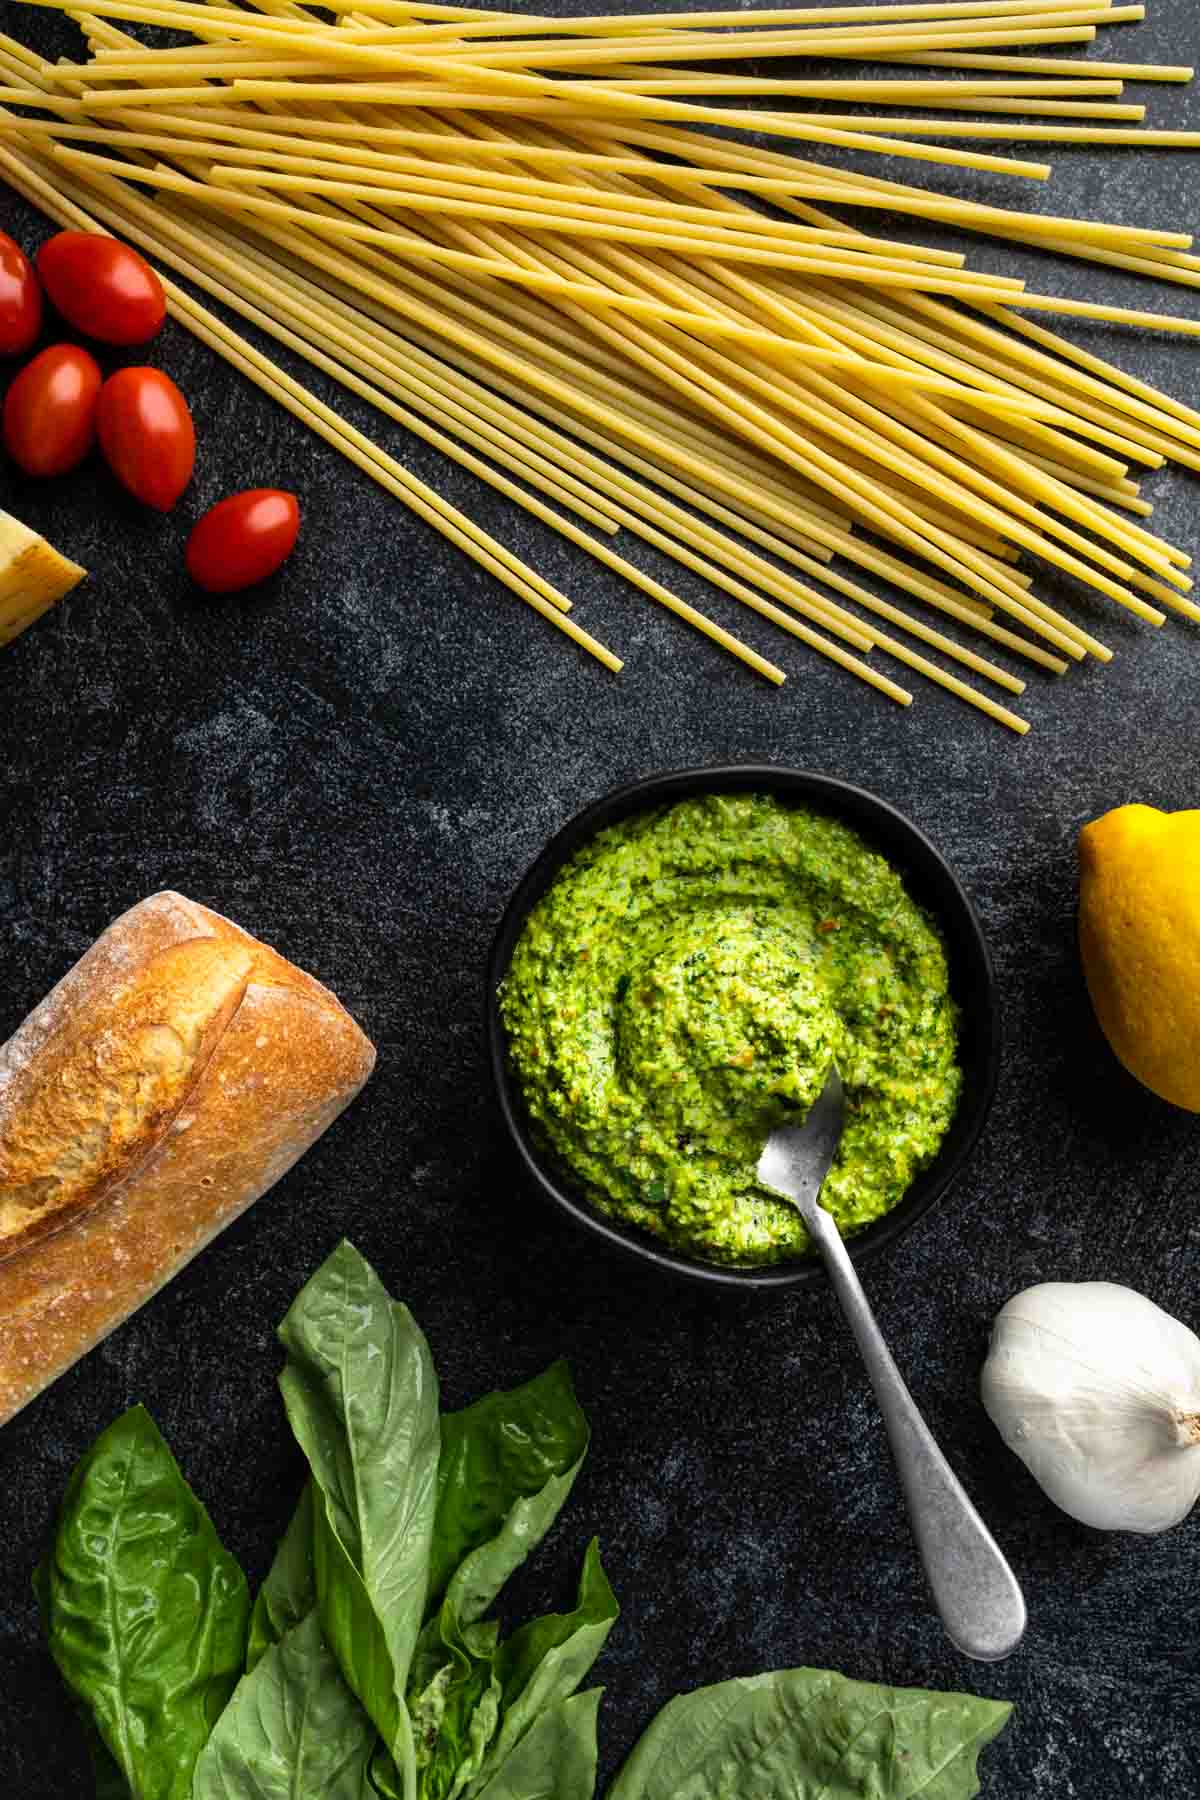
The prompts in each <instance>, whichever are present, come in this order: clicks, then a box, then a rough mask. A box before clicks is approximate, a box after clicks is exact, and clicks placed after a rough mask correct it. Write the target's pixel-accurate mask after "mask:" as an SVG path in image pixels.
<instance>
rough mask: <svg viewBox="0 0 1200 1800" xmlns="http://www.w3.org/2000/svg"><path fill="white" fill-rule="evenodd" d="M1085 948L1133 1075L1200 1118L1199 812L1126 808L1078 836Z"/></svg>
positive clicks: (1091, 988) (1104, 1013)
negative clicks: (1164, 811)
mask: <svg viewBox="0 0 1200 1800" xmlns="http://www.w3.org/2000/svg"><path fill="white" fill-rule="evenodd" d="M1079 869H1080V894H1079V946H1080V951H1081V953H1082V956H1083V971H1084V974H1085V976H1086V977H1087V984H1088V992H1089V993H1090V994H1091V996H1092V1004H1093V1006H1094V1007H1095V1008H1096V1016H1097V1018H1098V1019H1099V1021H1100V1024H1101V1027H1102V1029H1103V1031H1104V1035H1105V1037H1107V1039H1108V1041H1109V1043H1110V1044H1111V1045H1112V1047H1113V1049H1114V1051H1115V1052H1116V1054H1117V1056H1118V1057H1119V1058H1120V1060H1121V1061H1122V1062H1123V1063H1124V1065H1125V1067H1126V1068H1127V1069H1128V1070H1129V1072H1130V1074H1131V1075H1134V1076H1136V1077H1137V1079H1138V1080H1139V1081H1140V1082H1142V1083H1143V1084H1144V1086H1146V1087H1148V1088H1149V1089H1150V1090H1151V1092H1152V1093H1155V1094H1158V1095H1160V1096H1161V1098H1162V1099H1164V1100H1170V1101H1171V1102H1173V1104H1174V1105H1176V1106H1183V1107H1186V1108H1187V1109H1188V1111H1189V1112H1200V812H1177V813H1162V812H1158V811H1156V810H1155V808H1154V807H1152V806H1120V807H1118V808H1117V810H1116V811H1115V812H1110V813H1106V814H1105V815H1104V817H1103V818H1102V819H1097V820H1095V822H1094V823H1093V824H1091V825H1085V826H1084V828H1083V830H1082V831H1081V832H1080V834H1079Z"/></svg>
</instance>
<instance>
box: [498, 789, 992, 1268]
mask: <svg viewBox="0 0 1200 1800" xmlns="http://www.w3.org/2000/svg"><path fill="white" fill-rule="evenodd" d="M500 1006H501V1016H502V1018H503V1021H504V1025H505V1029H506V1031H507V1034H508V1044H509V1054H510V1058H511V1065H512V1069H513V1071H514V1074H515V1076H516V1080H517V1083H518V1085H519V1088H520V1092H521V1095H522V1097H523V1100H524V1104H525V1108H526V1111H527V1113H528V1116H529V1119H530V1121H531V1124H532V1128H533V1131H534V1135H535V1137H536V1139H537V1141H538V1142H539V1144H540V1146H541V1147H542V1149H543V1151H544V1152H545V1153H547V1154H548V1155H549V1157H550V1158H551V1159H552V1160H553V1161H554V1162H555V1163H557V1164H558V1165H559V1167H560V1168H561V1169H562V1171H563V1172H564V1173H565V1175H566V1176H567V1177H568V1179H570V1180H571V1182H572V1183H573V1184H574V1185H575V1186H577V1187H580V1188H582V1190H583V1191H584V1192H585V1193H586V1194H587V1196H588V1198H589V1199H590V1200H591V1202H592V1203H593V1204H594V1205H595V1206H596V1207H598V1208H599V1210H600V1211H601V1212H604V1213H607V1214H609V1215H611V1216H612V1217H614V1218H617V1219H621V1220H624V1221H626V1222H629V1223H632V1224H634V1225H637V1226H640V1227H641V1228H642V1229H643V1230H645V1231H648V1232H651V1233H653V1235H654V1236H655V1237H657V1238H660V1239H663V1240H665V1241H666V1242H667V1243H669V1244H671V1245H672V1246H674V1247H675V1248H677V1249H680V1250H683V1251H686V1252H687V1253H688V1254H690V1255H693V1256H696V1257H699V1258H701V1259H703V1260H705V1261H709V1262H718V1263H743V1264H755V1263H771V1262H778V1261H782V1260H784V1259H785V1258H787V1257H791V1256H796V1255H798V1254H801V1253H802V1252H804V1251H805V1250H806V1249H807V1248H808V1237H807V1233H806V1232H805V1229H804V1226H803V1223H802V1222H801V1219H800V1216H799V1214H798V1213H797V1212H796V1211H794V1209H793V1208H791V1207H790V1206H788V1205H786V1204H785V1203H784V1202H782V1201H779V1200H776V1199H774V1198H772V1197H771V1196H770V1195H769V1194H767V1193H765V1192H764V1191H763V1190H762V1189H760V1188H758V1187H757V1186H756V1184H755V1179H754V1171H755V1166H756V1164H757V1162H758V1157H759V1153H760V1152H761V1150H762V1146H763V1143H764V1141H765V1139H766V1137H767V1134H768V1133H769V1132H770V1131H771V1130H772V1129H773V1128H774V1127H775V1126H776V1125H779V1124H785V1123H787V1124H796V1123H798V1122H800V1121H802V1120H803V1118H804V1115H805V1114H806V1112H807V1110H808V1108H809V1106H811V1104H812V1102H813V1101H814V1100H815V1099H816V1097H817V1095H818V1094H819V1093H820V1091H821V1088H822V1086H823V1085H824V1082H825V1077H826V1075H827V1074H828V1072H829V1068H830V1065H831V1063H833V1062H836V1064H837V1066H838V1069H839V1070H840V1072H841V1076H842V1080H843V1083H844V1085H845V1090H846V1097H847V1117H846V1127H845V1132H844V1135H843V1138H842V1144H841V1148H840V1150H839V1153H838V1158H837V1161H836V1163H835V1164H834V1166H833V1169H832V1170H831V1172H830V1174H829V1176H828V1178H827V1180H826V1182H825V1186H824V1189H823V1190H822V1199H823V1203H824V1204H825V1205H826V1206H827V1207H828V1208H829V1209H830V1211H831V1212H832V1213H833V1214H834V1216H835V1217H836V1219H837V1221H838V1223H839V1225H840V1227H841V1229H842V1230H843V1232H850V1231H855V1230H857V1229H859V1228H860V1227H861V1226H863V1225H865V1224H867V1223H868V1222H869V1221H870V1220H872V1219H875V1218H878V1217H879V1216H880V1214H882V1213H885V1212H887V1211H888V1210H889V1208H891V1207H893V1206H895V1204H896V1202H897V1201H898V1200H899V1199H900V1198H901V1196H902V1195H903V1194H904V1192H905V1190H906V1189H907V1187H908V1186H909V1183H910V1182H911V1181H912V1179H913V1177H914V1176H915V1175H916V1174H917V1172H918V1171H919V1170H920V1169H922V1168H924V1167H925V1165H926V1164H927V1163H929V1162H930V1161H931V1159H932V1158H933V1156H934V1154H935V1152H936V1151H937V1148H938V1146H939V1144H940V1143H941V1141H942V1138H943V1137H944V1136H945V1133H946V1131H947V1129H948V1127H949V1124H950V1121H951V1119H952V1118H953V1116H954V1110H955V1107H956V1105H957V1102H958V1096H959V1090H960V1087H961V1072H960V1069H959V1066H958V1063H957V1037H958V1034H957V1024H956V1017H955V1007H954V1003H953V1001H952V999H951V997H950V990H949V977H948V970H947V964H946V953H945V948H944V946H943V943H942V940H941V938H940V936H939V934H938V932H937V930H936V928H935V926H934V925H933V923H932V922H931V920H930V919H929V918H928V916H927V915H926V914H925V913H924V912H923V911H922V910H921V908H920V907H919V906H917V905H916V904H915V903H914V902H913V901H912V900H911V899H910V898H909V896H908V895H907V893H906V892H905V890H904V886H903V884H902V882H901V880H900V877H899V875H898V874H897V873H896V871H895V870H894V869H893V868H892V867H891V866H890V864H889V863H888V862H886V861H885V859H884V858H883V857H881V856H879V855H877V854H876V853H875V852H874V851H872V850H870V849H869V848H868V847H867V845H866V844H865V843H864V842H863V840H862V839H861V838H860V837H859V836H858V835H857V833H856V832H854V831H852V830H851V829H850V828H849V827H848V826H846V825H843V824H841V823H839V822H838V821H837V820H834V819H829V818H825V817H823V816H821V815H819V814H817V813H813V812H810V811H807V810H803V809H800V808H796V807H790V806H785V805H784V804H783V803H782V802H780V801H779V800H777V799H775V798H773V797H772V796H769V795H758V794H723V795H722V794H716V795H704V796H700V797H698V798H695V799H689V800H683V801H680V802H679V803H678V804H676V805H674V806H671V807H668V808H663V809H659V810H658V811H654V812H647V813H641V814H638V815H637V816H635V817H634V818H631V819H628V820H625V821H623V822H622V823H621V824H619V825H614V826H610V827H609V829H608V830H606V831H602V832H600V833H599V834H598V835H597V836H596V837H595V838H594V839H593V840H592V841H591V842H590V843H588V844H586V845H585V846H584V848H583V849H582V850H579V851H578V852H576V854H575V855H574V856H573V857H572V858H571V860H570V861H569V862H568V863H566V864H565V866H564V867H563V869H562V870H561V871H560V872H559V874H558V876H557V877H556V879H555V881H554V882H553V884H552V886H551V887H550V888H549V889H548V891H547V892H546V893H545V894H544V895H543V897H542V899H541V900H540V901H539V902H538V904H537V905H536V906H535V907H534V908H533V910H532V911H531V913H530V915H529V917H528V919H527V921H526V924H525V928H524V930H523V932H522V934H521V936H520V938H519V940H518V942H517V945H516V948H515V950H514V952H513V957H512V961H511V963H510V965H509V970H508V974H507V975H506V977H505V980H504V983H503V986H502V988H501V993H500Z"/></svg>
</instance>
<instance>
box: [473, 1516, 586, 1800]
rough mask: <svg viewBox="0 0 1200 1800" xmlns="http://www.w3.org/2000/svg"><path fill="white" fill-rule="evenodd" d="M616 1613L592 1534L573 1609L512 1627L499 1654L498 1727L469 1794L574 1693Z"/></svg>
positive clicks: (478, 1789)
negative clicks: (516, 1628) (499, 1698)
mask: <svg viewBox="0 0 1200 1800" xmlns="http://www.w3.org/2000/svg"><path fill="white" fill-rule="evenodd" d="M616 1617H617V1602H616V1598H615V1596H614V1594H613V1591H612V1588H611V1587H610V1586H609V1584H608V1577H607V1576H606V1575H605V1573H604V1570H603V1568H602V1566H601V1563H600V1552H599V1549H598V1547H597V1544H596V1540H595V1539H594V1538H593V1540H592V1542H591V1543H590V1544H589V1545H588V1548H587V1554H586V1556H585V1557H584V1563H583V1572H582V1574H581V1575H580V1578H579V1596H578V1601H577V1604H576V1608H575V1611H574V1612H570V1613H548V1614H547V1615H546V1617H545V1618H542V1619H534V1620H532V1621H531V1622H530V1623H529V1624H528V1625H525V1626H522V1628H521V1629H520V1630H519V1631H516V1632H514V1633H513V1635H512V1637H510V1638H509V1639H508V1640H507V1641H506V1642H505V1643H503V1644H502V1645H501V1646H500V1649H499V1650H498V1652H497V1654H496V1663H495V1670H496V1676H497V1679H498V1680H499V1682H500V1686H501V1695H502V1711H501V1718H500V1729H499V1733H498V1735H497V1737H496V1740H495V1742H494V1743H493V1745H492V1746H491V1748H490V1749H489V1751H488V1753H487V1756H486V1758H485V1760H484V1762H483V1764H482V1766H481V1769H480V1773H479V1775H478V1777H477V1778H476V1779H475V1780H474V1782H473V1783H472V1785H471V1786H470V1788H469V1789H468V1790H467V1791H468V1792H469V1793H471V1794H477V1793H479V1792H481V1791H483V1790H485V1789H486V1785H487V1783H488V1782H489V1780H490V1779H491V1777H492V1775H493V1774H494V1773H495V1771H497V1770H498V1769H500V1768H502V1767H503V1766H504V1764H505V1761H506V1759H507V1758H508V1757H510V1756H511V1755H512V1754H513V1752H514V1750H515V1749H516V1746H517V1745H518V1744H519V1743H520V1742H521V1740H522V1738H523V1737H524V1736H525V1734H526V1733H527V1732H528V1731H529V1730H530V1729H531V1728H532V1726H533V1725H534V1723H535V1721H536V1720H537V1719H539V1718H540V1717H541V1715H542V1714H543V1713H544V1712H547V1711H548V1710H550V1709H551V1708H553V1707H555V1706H557V1705H559V1704H560V1703H561V1702H562V1701H564V1700H566V1699H568V1698H569V1697H570V1695H572V1694H573V1693H574V1692H575V1690H576V1688H577V1687H578V1686H579V1684H580V1682H581V1681H582V1680H583V1679H584V1677H585V1676H586V1675H587V1673H588V1671H589V1669H590V1668H591V1666H592V1664H593V1663H594V1662H595V1660H596V1658H597V1657H598V1656H599V1654H600V1652H601V1650H602V1649H603V1647H604V1640H605V1639H606V1638H607V1636H608V1634H609V1632H610V1631H611V1630H612V1627H613V1624H614V1621H615V1620H616Z"/></svg>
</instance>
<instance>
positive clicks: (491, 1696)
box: [409, 1599, 501, 1800]
mask: <svg viewBox="0 0 1200 1800" xmlns="http://www.w3.org/2000/svg"><path fill="white" fill-rule="evenodd" d="M435 1628H436V1633H437V1643H436V1647H435V1646H434V1645H433V1644H432V1643H430V1642H429V1639H430V1637H431V1633H432V1632H433V1630H434V1629H435ZM499 1635H500V1627H499V1625H498V1624H497V1623H496V1621H495V1620H489V1621H488V1622H487V1623H480V1624H473V1625H468V1626H465V1627H463V1626H461V1625H460V1624H459V1621H458V1619H457V1618H456V1616H455V1613H454V1609H453V1607H452V1605H451V1604H450V1601H449V1599H447V1600H445V1601H444V1602H443V1604H442V1607H441V1611H440V1612H439V1614H438V1616H437V1618H436V1619H433V1620H431V1621H430V1624H429V1625H428V1626H427V1627H426V1629H425V1631H423V1632H422V1634H421V1640H420V1644H419V1648H418V1653H417V1659H416V1661H415V1662H414V1669H417V1668H419V1669H420V1671H421V1675H422V1678H423V1677H424V1676H425V1675H427V1674H428V1672H429V1671H430V1670H431V1669H432V1670H433V1671H434V1673H433V1674H432V1677H431V1678H430V1679H429V1680H428V1682H427V1683H426V1685H424V1686H423V1687H422V1689H421V1691H420V1692H419V1693H418V1692H416V1691H415V1689H414V1688H413V1687H410V1689H409V1708H410V1712H411V1714H412V1719H413V1730H414V1734H415V1736H416V1742H417V1763H418V1767H419V1768H420V1793H421V1800H449V1797H450V1796H451V1795H452V1794H457V1793H460V1792H461V1791H462V1790H463V1789H464V1788H465V1787H466V1785H467V1783H468V1782H469V1781H470V1780H471V1779H472V1778H473V1777H474V1776H475V1775H477V1774H478V1772H479V1770H480V1769H481V1767H482V1766H483V1761H484V1757H485V1755H486V1753H487V1750H488V1748H489V1746H490V1744H491V1741H492V1738H493V1737H494V1735H495V1731H496V1726H497V1724H498V1722H499V1717H500V1699H501V1688H500V1682H499V1680H498V1678H497V1676H496V1674H495V1670H494V1667H493V1664H494V1662H495V1657H496V1645H497V1640H498V1638H499Z"/></svg>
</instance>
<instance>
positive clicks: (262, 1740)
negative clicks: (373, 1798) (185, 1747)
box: [193, 1612, 377, 1800]
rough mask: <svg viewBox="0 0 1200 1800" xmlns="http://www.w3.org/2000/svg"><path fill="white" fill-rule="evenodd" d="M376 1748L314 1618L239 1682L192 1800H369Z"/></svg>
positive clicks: (201, 1764)
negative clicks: (371, 1764)
mask: <svg viewBox="0 0 1200 1800" xmlns="http://www.w3.org/2000/svg"><path fill="white" fill-rule="evenodd" d="M376 1741H377V1740H376V1736H375V1727H374V1726H373V1725H372V1723H371V1721H370V1719H369V1718H368V1717H367V1715H366V1713H365V1712H364V1711H363V1709H362V1707H361V1706H360V1705H359V1703H358V1700H357V1699H356V1698H355V1696H354V1695H353V1694H352V1693H351V1691H350V1689H349V1688H348V1687H347V1685H346V1683H345V1682H344V1681H343V1679H342V1675H341V1671H340V1670H339V1668H338V1665H337V1662H336V1660H335V1658H334V1656H333V1653H332V1651H330V1649H329V1648H328V1646H327V1645H326V1643H325V1640H324V1638H323V1637H322V1635H321V1621H320V1619H319V1618H318V1617H317V1614H316V1613H315V1612H311V1613H309V1615H308V1617H307V1618H306V1619H305V1620H303V1622H302V1623H301V1624H299V1625H296V1626H293V1628H292V1629H291V1630H290V1631H288V1632H287V1633H286V1634H285V1635H284V1637H282V1638H281V1639H280V1641H279V1642H278V1643H277V1644H271V1645H269V1646H268V1647H267V1649H266V1650H265V1651H264V1653H263V1655H262V1656H261V1658H260V1659H259V1661H258V1663H257V1664H256V1666H255V1668H254V1669H253V1671H252V1672H251V1673H250V1674H248V1675H245V1676H243V1678H242V1680H241V1681H240V1682H239V1684H238V1688H237V1691H236V1693H235V1694H234V1696H233V1699H232V1700H231V1701H230V1703H229V1705H228V1706H227V1707H226V1709H225V1711H224V1712H223V1713H222V1715H221V1717H220V1719H219V1720H218V1721H217V1725H216V1728H215V1730H214V1731H213V1734H212V1736H211V1738H210V1739H209V1741H208V1743H207V1744H206V1745H205V1747H204V1749H203V1750H202V1751H201V1753H200V1760H199V1761H198V1763H197V1764H196V1779H195V1785H194V1788H193V1800H369V1795H370V1787H369V1785H368V1781H367V1765H368V1763H369V1761H370V1757H371V1752H372V1750H373V1749H374V1746H375V1743H376Z"/></svg>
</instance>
